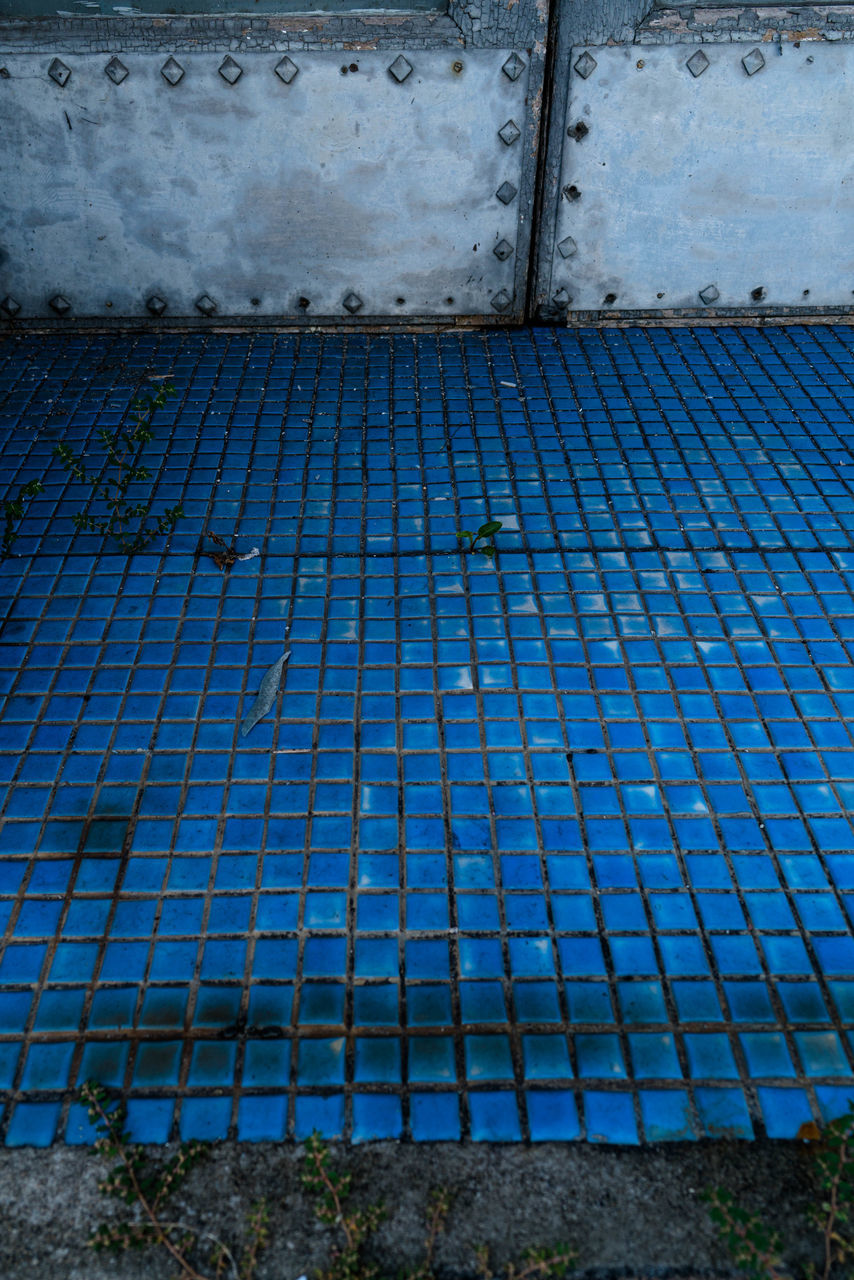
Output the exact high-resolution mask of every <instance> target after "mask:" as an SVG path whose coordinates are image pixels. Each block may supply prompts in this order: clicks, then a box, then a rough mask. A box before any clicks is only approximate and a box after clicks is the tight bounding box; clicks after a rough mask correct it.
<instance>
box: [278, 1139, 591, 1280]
mask: <svg viewBox="0 0 854 1280" xmlns="http://www.w3.org/2000/svg"><path fill="white" fill-rule="evenodd" d="M305 1154H306V1165H305V1167H304V1168H303V1171H302V1186H303V1190H304V1191H306V1192H308V1194H309V1195H311V1196H314V1197H315V1200H316V1204H315V1213H316V1215H317V1217H318V1218H319V1219H320V1221H321V1222H326V1223H328V1224H329V1225H330V1226H334V1227H337V1228H338V1230H339V1231H341V1232H342V1233H343V1236H344V1240H343V1243H341V1244H336V1245H335V1246H334V1247H333V1251H332V1257H331V1261H330V1265H329V1268H328V1269H327V1270H326V1271H318V1273H317V1276H318V1280H379V1277H380V1276H381V1274H382V1273H381V1272H380V1270H379V1268H378V1267H377V1266H376V1265H375V1264H374V1263H372V1262H369V1261H368V1260H367V1259H366V1258H365V1250H366V1247H367V1245H368V1243H369V1242H370V1239H371V1236H372V1235H373V1233H374V1232H375V1231H376V1229H377V1227H378V1226H379V1225H380V1223H381V1222H383V1221H384V1219H385V1216H386V1214H385V1209H384V1207H383V1205H382V1204H373V1205H369V1206H368V1208H367V1209H362V1210H351V1209H349V1208H348V1207H347V1203H346V1202H347V1198H348V1197H349V1195H350V1184H351V1177H350V1174H349V1173H340V1172H338V1170H336V1169H334V1168H333V1166H332V1163H331V1159H330V1154H329V1148H328V1147H327V1146H326V1145H325V1143H324V1142H323V1140H322V1139H321V1138H320V1136H319V1135H318V1134H317V1133H313V1134H312V1135H311V1137H310V1138H309V1139H308V1141H307V1142H306V1144H305ZM450 1210H451V1193H450V1192H449V1191H448V1190H447V1189H446V1188H444V1187H439V1188H437V1189H436V1190H434V1191H432V1192H431V1194H430V1198H429V1200H428V1204H427V1234H426V1236H425V1238H424V1256H423V1258H422V1260H421V1262H420V1263H419V1264H418V1266H417V1267H414V1268H412V1269H411V1270H409V1271H401V1272H400V1273H399V1280H436V1277H435V1271H434V1261H435V1254H436V1244H437V1241H438V1239H439V1236H440V1235H441V1234H442V1232H443V1231H444V1229H445V1223H446V1221H447V1218H448V1214H449V1213H450ZM575 1257H576V1255H575V1253H574V1251H573V1250H572V1249H570V1248H569V1246H568V1245H556V1246H555V1247H554V1248H553V1249H529V1250H528V1252H527V1253H526V1254H525V1255H524V1258H523V1260H522V1262H521V1263H520V1264H519V1265H518V1266H514V1265H513V1264H511V1265H510V1266H509V1267H508V1268H507V1269H506V1271H505V1272H504V1275H505V1276H506V1280H549V1278H550V1277H552V1276H557V1277H561V1276H564V1275H566V1273H567V1271H569V1270H571V1268H572V1266H573V1265H574V1263H575ZM476 1258H477V1273H478V1275H479V1276H481V1277H482V1280H492V1272H491V1271H490V1269H489V1251H488V1249H487V1248H486V1246H485V1245H482V1246H481V1247H480V1248H479V1249H477V1250H476Z"/></svg>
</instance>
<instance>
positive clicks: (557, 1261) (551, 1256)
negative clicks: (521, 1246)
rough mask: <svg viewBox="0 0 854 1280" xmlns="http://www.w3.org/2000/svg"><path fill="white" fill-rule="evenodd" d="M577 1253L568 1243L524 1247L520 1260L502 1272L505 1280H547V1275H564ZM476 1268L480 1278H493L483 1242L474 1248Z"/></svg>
mask: <svg viewBox="0 0 854 1280" xmlns="http://www.w3.org/2000/svg"><path fill="white" fill-rule="evenodd" d="M577 1256H578V1255H577V1254H576V1252H575V1250H574V1249H573V1248H571V1247H570V1246H569V1245H568V1244H557V1245H555V1246H554V1247H553V1248H551V1249H548V1248H538V1249H526V1251H525V1252H524V1253H523V1255H522V1260H521V1262H518V1263H513V1262H511V1263H510V1265H509V1266H508V1267H507V1269H506V1270H505V1272H504V1275H505V1276H506V1278H507V1280H547V1277H549V1276H558V1277H560V1276H565V1275H566V1274H567V1273H568V1272H569V1271H572V1270H573V1268H574V1267H575V1261H576V1258H577ZM475 1259H476V1263H477V1266H476V1270H477V1274H478V1275H479V1276H480V1277H481V1280H493V1277H494V1274H495V1273H494V1272H493V1271H492V1270H491V1268H490V1265H489V1249H488V1247H487V1246H486V1245H485V1244H482V1245H478V1247H477V1248H476V1249H475Z"/></svg>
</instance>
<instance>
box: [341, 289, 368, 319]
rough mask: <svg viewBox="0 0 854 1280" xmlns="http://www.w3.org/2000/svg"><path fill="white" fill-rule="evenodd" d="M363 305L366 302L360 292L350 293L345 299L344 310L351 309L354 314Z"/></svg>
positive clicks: (351, 313) (352, 314)
mask: <svg viewBox="0 0 854 1280" xmlns="http://www.w3.org/2000/svg"><path fill="white" fill-rule="evenodd" d="M363 306H364V303H363V302H362V299H361V298H360V297H359V295H358V293H348V294H347V297H346V298H345V299H344V310H345V311H349V312H350V315H351V316H354V315H355V314H356V312H357V311H360V310H361V308H362V307H363Z"/></svg>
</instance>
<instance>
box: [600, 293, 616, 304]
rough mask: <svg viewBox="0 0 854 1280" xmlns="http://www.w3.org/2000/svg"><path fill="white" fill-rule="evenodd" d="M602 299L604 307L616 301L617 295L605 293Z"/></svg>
mask: <svg viewBox="0 0 854 1280" xmlns="http://www.w3.org/2000/svg"><path fill="white" fill-rule="evenodd" d="M602 301H603V302H604V303H605V306H606V307H610V306H612V305H613V304H614V303H615V302H616V301H617V295H616V293H606V294H605V297H604V298H603V299H602Z"/></svg>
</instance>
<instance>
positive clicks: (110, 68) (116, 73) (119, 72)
mask: <svg viewBox="0 0 854 1280" xmlns="http://www.w3.org/2000/svg"><path fill="white" fill-rule="evenodd" d="M104 74H105V75H108V76H109V77H110V79H111V80H112V82H113V84H121V82H122V81H123V80H126V79H127V77H128V76H129V75H130V72H129V71H128V69H127V67H126V66H125V64H124V63H123V62H119V60H118V58H110V61H109V62H108V63H107V65H106V66H105V67H104Z"/></svg>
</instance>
